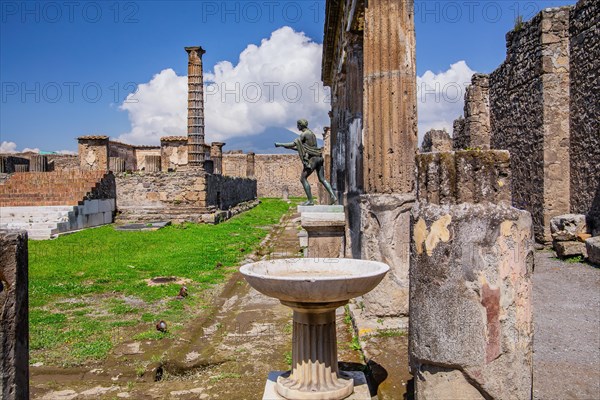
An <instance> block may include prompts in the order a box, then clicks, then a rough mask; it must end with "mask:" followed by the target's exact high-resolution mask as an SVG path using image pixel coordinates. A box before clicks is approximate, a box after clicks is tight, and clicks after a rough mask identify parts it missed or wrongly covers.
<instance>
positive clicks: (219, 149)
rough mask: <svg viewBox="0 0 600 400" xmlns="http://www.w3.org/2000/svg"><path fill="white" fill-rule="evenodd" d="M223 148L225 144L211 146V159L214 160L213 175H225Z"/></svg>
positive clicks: (213, 143) (215, 143)
mask: <svg viewBox="0 0 600 400" xmlns="http://www.w3.org/2000/svg"><path fill="white" fill-rule="evenodd" d="M223 146H225V143H221V142H212V143H211V144H210V158H211V160H213V174H217V175H222V174H223Z"/></svg>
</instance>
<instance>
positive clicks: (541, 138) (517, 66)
mask: <svg viewBox="0 0 600 400" xmlns="http://www.w3.org/2000/svg"><path fill="white" fill-rule="evenodd" d="M568 29H569V7H562V8H555V9H546V10H544V11H542V12H541V13H540V14H538V15H537V16H536V17H534V18H533V20H531V21H530V22H527V23H524V24H523V25H522V26H521V27H520V28H519V29H516V30H514V31H512V32H509V33H508V34H507V58H506V61H505V62H504V63H503V64H502V65H501V66H500V67H499V68H498V69H497V70H496V71H494V72H493V73H492V74H491V75H490V78H489V85H490V110H491V112H490V125H491V131H492V138H491V147H492V148H494V149H504V150H509V151H510V154H511V170H512V190H513V205H514V206H515V207H517V208H521V209H525V210H527V211H529V212H531V214H532V217H533V223H534V228H535V235H536V239H537V240H540V241H544V240H549V238H550V231H549V224H550V219H551V218H552V217H553V216H556V215H560V214H564V213H567V212H569V197H570V196H569V175H570V174H569V154H568V148H569V57H568V51H569V46H568V41H569V37H568V33H569V32H568Z"/></svg>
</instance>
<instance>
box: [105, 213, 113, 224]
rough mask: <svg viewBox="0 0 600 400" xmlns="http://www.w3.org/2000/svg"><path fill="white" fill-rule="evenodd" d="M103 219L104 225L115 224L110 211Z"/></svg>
mask: <svg viewBox="0 0 600 400" xmlns="http://www.w3.org/2000/svg"><path fill="white" fill-rule="evenodd" d="M102 215H103V217H104V224H112V223H113V213H112V211H108V212H105V213H102Z"/></svg>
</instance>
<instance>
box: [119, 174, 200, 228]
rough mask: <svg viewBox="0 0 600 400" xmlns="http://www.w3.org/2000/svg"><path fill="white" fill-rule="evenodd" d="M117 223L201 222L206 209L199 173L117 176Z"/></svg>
mask: <svg viewBox="0 0 600 400" xmlns="http://www.w3.org/2000/svg"><path fill="white" fill-rule="evenodd" d="M116 186H117V210H118V214H117V220H118V221H136V222H137V221H157V220H165V219H166V220H170V219H172V217H174V218H175V219H176V220H177V221H178V222H183V221H190V222H200V220H201V214H202V213H203V212H205V211H206V210H207V206H206V174H205V173H204V172H202V171H198V172H196V171H186V172H166V173H165V172H154V173H143V172H139V173H119V174H116Z"/></svg>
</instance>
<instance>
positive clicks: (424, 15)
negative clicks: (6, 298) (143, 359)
mask: <svg viewBox="0 0 600 400" xmlns="http://www.w3.org/2000/svg"><path fill="white" fill-rule="evenodd" d="M574 3H575V1H574V0H544V1H516V0H514V1H513V0H506V1H483V0H482V1H431V0H426V1H416V2H415V23H416V30H417V66H418V75H419V76H421V77H423V79H424V80H427V79H429V80H432V79H433V80H435V79H437V78H440V79H441V78H442V77H443V79H445V80H446V82H447V81H448V80H450V81H452V80H455V81H457V82H458V83H459V84H461V85H462V84H463V83H464V82H463V81H465V76H467V77H468V75H469V74H470V73H472V71H480V72H491V71H492V70H494V69H495V68H496V67H497V66H498V65H499V64H500V63H501V62H502V60H503V59H504V56H505V39H504V38H505V34H506V32H507V31H509V30H510V29H512V27H513V25H514V20H515V17H516V15H519V14H521V15H523V16H524V18H525V19H526V20H528V19H530V18H531V17H532V16H533V15H535V14H536V13H537V12H538V11H539V10H541V9H543V8H545V7H556V6H562V5H568V4H574ZM0 4H1V9H0V12H1V16H0V18H1V19H0V23H1V25H0V81H1V84H2V87H1V93H0V94H1V96H0V97H1V98H0V107H1V109H0V142H14V143H15V144H16V148H17V149H18V150H22V149H23V148H25V147H28V148H39V149H42V150H49V151H50V150H52V151H56V150H76V141H75V140H74V139H75V138H76V137H77V136H80V135H84V134H91V133H102V134H107V135H110V136H111V137H114V138H119V139H121V140H128V141H131V142H136V141H137V142H140V141H145V142H156V140H157V138H158V137H160V136H163V135H166V134H181V133H183V132H185V122H183V123H180V121H181V119H182V111H181V109H182V107H184V106H182V104H184V103H185V97H184V98H183V99H181V97H182V96H181V93H182V90H185V75H186V73H187V60H186V57H187V56H186V53H185V51H184V50H183V47H184V46H191V45H201V46H203V47H204V48H205V49H206V51H207V53H206V54H205V56H204V70H205V72H206V74H207V75H206V78H207V80H213V81H214V82H215V84H221V85H228V84H234V83H235V82H240V81H241V82H242V83H244V85H243V87H244V88H246V87H248V88H249V91H248V92H244V95H243V96H241V97H242V98H241V99H236V98H235V97H236V95H235V94H230V95H226V94H225V95H224V96H225V97H222V96H223V95H222V94H221V95H219V94H216V95H214V97H215V98H216V97H219V98H220V99H221V100H224V101H221V102H220V103H221V104H219V101H217V100H214V99H213V100H211V106H210V108H209V109H207V116H206V118H207V135H208V138H209V140H210V139H213V140H215V139H219V140H224V141H228V140H229V141H231V143H237V142H239V143H242V142H243V143H245V144H246V145H247V146H249V145H252V146H254V147H253V149H254V150H257V149H258V150H262V149H266V148H267V147H268V146H270V143H269V144H268V146H267V144H266V143H262V142H264V141H265V140H267V139H265V138H266V137H268V138H269V140H270V139H271V137H272V136H273V135H274V134H275V133H276V132H278V131H280V130H285V129H286V128H292V127H293V124H292V123H291V121H292V120H293V119H296V118H298V117H300V116H307V115H308V117H309V118H311V119H312V120H313V121H315V125H314V126H315V130H316V131H318V130H319V129H321V127H322V126H323V125H326V124H327V109H328V106H327V105H326V104H324V99H325V93H321V91H322V88H319V87H318V86H314V87H313V85H316V84H317V83H318V81H319V77H320V74H319V71H320V68H319V67H320V58H319V54H320V47H319V45H320V44H321V43H322V41H323V26H324V13H325V2H324V1H321V0H305V1H170V2H163V1H110V0H109V1H89V2H86V1H79V2H74V3H73V4H72V5H70V4H71V3H69V2H62V1H57V2H55V1H45V2H22V1H4V0H3V1H2V2H1V3H0ZM286 26H287V27H290V28H291V29H281V28H282V27H286ZM274 32H275V33H274ZM301 32H303V33H304V35H302V34H301ZM250 45H254V46H251V47H248V46H250ZM242 52H244V54H245V55H244V56H243V57H242V60H240V54H241V53H242ZM463 60H464V61H465V63H463V64H457V63H458V62H459V61H463ZM223 61H228V62H229V63H230V64H228V63H221V64H219V67H218V68H217V69H216V70H215V65H217V64H218V63H219V62H223ZM451 66H452V67H451ZM426 71H431V73H429V75H424V74H425V73H426ZM271 76H272V77H273V82H271V85H275V84H278V85H279V86H277V88H276V89H275V90H276V91H277V92H278V95H275V98H274V99H271V100H273V101H269V100H264V99H263V98H261V100H259V101H258V103H260V107H259V106H257V105H256V102H246V99H247V97H254V96H253V95H252V85H256V82H257V83H258V85H259V86H261V87H262V88H263V92H262V96H263V97H265V96H266V92H264V88H265V86H264V85H265V81H270V77H271ZM248 82H252V84H248ZM290 82H292V83H293V85H291V86H290ZM140 84H141V85H142V86H140V87H139V91H138V92H137V93H135V94H133V95H132V96H133V97H130V98H129V99H130V100H133V101H136V103H135V104H127V103H126V104H123V102H124V100H125V98H126V96H127V95H128V94H129V93H131V92H133V91H134V88H135V87H136V86H137V85H140ZM247 85H248V86H247ZM286 85H287V86H286ZM288 86H289V87H288ZM215 87H217V88H218V87H219V86H218V85H217V86H215ZM221 87H223V86H221ZM229 87H230V88H231V86H229ZM284 87H285V88H287V89H289V90H290V91H289V92H287V95H286V94H285V93H284V94H283V95H282V93H279V92H280V91H281V90H282V88H284ZM298 88H300V89H301V90H302V96H303V97H302V99H301V100H300V101H298V102H295V96H294V90H298ZM259 90H260V89H259ZM215 93H216V92H215ZM184 96H185V93H184ZM290 97H291V98H292V100H291V101H290V99H289V98H290ZM305 97H306V99H309V100H306V99H305ZM313 98H314V100H312V103H319V104H316V105H315V104H309V103H311V100H310V99H313ZM263 100H264V104H263ZM232 101H233V102H234V103H248V104H241V105H240V104H233V105H232V104H231V102H232ZM283 103H286V104H283ZM459 103H460V102H454V104H449V105H442V106H443V107H445V108H444V109H445V112H446V114H447V115H448V116H446V117H445V119H444V120H442V119H440V120H436V119H435V118H433V117H431V116H429V117H431V118H433V119H431V120H427V118H428V112H429V111H428V109H427V108H426V107H427V105H426V104H425V105H423V107H425V108H423V109H421V107H420V109H419V112H420V120H421V121H422V124H421V126H420V128H423V129H424V128H429V127H433V126H437V125H445V126H447V124H448V120H449V119H451V117H452V118H453V117H454V114H456V113H457V112H460V111H457V110H460V108H461V106H460V104H459ZM211 113H212V114H211ZM295 114H300V115H295ZM457 115H458V114H456V116H457ZM211 121H212V122H211ZM426 122H427V123H426ZM436 124H437V125H436ZM150 131H151V133H149V132H150ZM260 133H263V135H262V136H261V135H260ZM420 134H421V135H422V133H420ZM265 135H266V136H265ZM240 137H241V138H240ZM261 141H262V142H261ZM254 142H256V143H254Z"/></svg>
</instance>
